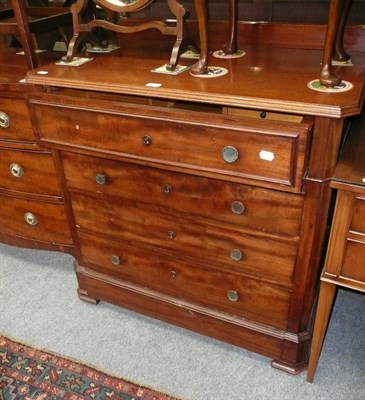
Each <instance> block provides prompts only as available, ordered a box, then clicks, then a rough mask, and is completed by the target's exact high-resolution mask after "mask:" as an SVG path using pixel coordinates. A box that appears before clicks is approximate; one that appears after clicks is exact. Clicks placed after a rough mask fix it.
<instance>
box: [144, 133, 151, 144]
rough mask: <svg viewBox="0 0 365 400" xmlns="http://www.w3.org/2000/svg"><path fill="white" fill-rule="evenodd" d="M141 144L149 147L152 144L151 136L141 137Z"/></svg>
mask: <svg viewBox="0 0 365 400" xmlns="http://www.w3.org/2000/svg"><path fill="white" fill-rule="evenodd" d="M142 143H143V144H144V145H145V146H150V145H151V144H152V138H151V136H147V135H146V136H143V137H142Z"/></svg>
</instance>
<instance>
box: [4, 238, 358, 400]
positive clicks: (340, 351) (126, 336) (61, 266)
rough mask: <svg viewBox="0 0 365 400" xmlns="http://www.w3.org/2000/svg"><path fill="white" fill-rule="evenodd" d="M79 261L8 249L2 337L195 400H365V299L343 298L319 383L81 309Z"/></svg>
mask: <svg viewBox="0 0 365 400" xmlns="http://www.w3.org/2000/svg"><path fill="white" fill-rule="evenodd" d="M72 263H73V259H72V257H71V256H69V255H65V254H60V253H56V252H47V251H35V250H24V249H17V248H14V247H10V246H6V245H1V244H0V312H1V313H0V332H2V333H4V334H6V335H9V336H11V337H14V338H16V339H18V340H20V341H23V342H26V343H29V344H31V345H34V346H36V347H39V348H44V349H48V350H51V351H53V352H57V353H60V354H62V355H64V356H68V357H72V358H75V359H77V360H80V361H82V362H85V363H88V364H92V365H94V366H96V367H97V368H100V369H102V370H106V371H109V372H110V373H112V374H114V375H118V376H122V377H124V378H126V379H130V380H133V381H137V382H139V383H141V384H143V385H146V386H150V387H153V388H155V389H159V390H161V391H165V392H167V393H170V394H173V395H175V396H178V397H180V398H184V399H190V400H246V399H247V400H276V399H280V400H293V399H295V400H296V399H311V400H312V399H313V400H341V399H344V400H345V399H346V400H365V335H364V331H365V311H364V310H365V307H364V306H365V296H364V295H361V294H359V293H355V292H350V291H346V290H342V289H340V290H339V293H338V296H337V300H336V303H335V308H334V312H333V315H332V319H331V322H330V326H329V329H328V333H327V337H326V340H325V344H324V348H323V351H322V355H321V358H320V361H319V365H318V370H317V374H316V376H315V380H314V383H313V384H309V383H307V382H306V381H305V373H301V374H299V375H297V376H291V375H288V374H286V373H284V372H280V371H277V370H275V369H273V368H271V367H270V360H269V359H268V358H266V357H262V356H259V355H257V354H254V353H250V352H248V351H245V350H243V349H239V348H237V347H233V346H229V345H226V344H224V343H220V342H218V341H215V340H212V339H209V338H206V337H204V336H201V335H197V334H195V333H192V332H189V331H187V330H184V329H180V328H176V327H174V326H171V325H167V324H164V323H162V322H159V321H156V320H153V319H150V318H145V317H143V316H141V315H137V314H135V313H132V312H129V311H127V310H123V309H121V308H118V307H115V306H112V305H110V304H106V303H102V302H101V303H100V304H99V305H97V306H94V305H91V304H87V303H85V302H82V301H80V300H79V299H78V298H77V295H76V287H77V284H76V278H75V275H74V272H73V267H72Z"/></svg>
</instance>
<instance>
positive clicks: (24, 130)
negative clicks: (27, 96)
mask: <svg viewBox="0 0 365 400" xmlns="http://www.w3.org/2000/svg"><path fill="white" fill-rule="evenodd" d="M1 140H6V141H24V142H28V141H30V142H34V141H35V138H34V133H33V128H32V124H31V121H30V116H29V112H28V109H27V104H26V102H25V100H23V99H15V98H9V99H8V98H1V99H0V141H1Z"/></svg>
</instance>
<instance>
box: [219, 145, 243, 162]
mask: <svg viewBox="0 0 365 400" xmlns="http://www.w3.org/2000/svg"><path fill="white" fill-rule="evenodd" d="M222 158H223V160H224V161H225V162H227V163H229V164H232V163H234V162H236V161H237V160H238V158H239V152H238V150H237V149H236V148H235V147H233V146H226V147H224V149H223V150H222Z"/></svg>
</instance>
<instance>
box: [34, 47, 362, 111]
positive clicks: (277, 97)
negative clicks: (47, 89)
mask: <svg viewBox="0 0 365 400" xmlns="http://www.w3.org/2000/svg"><path fill="white" fill-rule="evenodd" d="M170 49H171V48H170V46H169V45H168V44H166V43H164V42H157V43H155V42H153V41H149V42H148V43H146V42H143V41H136V42H132V41H131V42H128V41H126V42H124V43H123V44H122V45H121V48H120V49H118V50H116V51H113V52H111V53H109V54H89V53H87V54H86V56H87V57H90V58H92V60H91V61H90V62H87V63H85V64H83V65H80V66H78V67H74V66H69V65H62V66H60V65H57V64H56V63H55V62H52V63H49V64H47V65H44V66H42V67H41V68H38V69H35V70H32V71H30V72H28V74H27V81H28V82H29V83H34V84H41V85H49V86H56V87H65V88H75V89H83V90H92V91H97V92H108V93H120V94H131V95H137V96H143V97H154V98H165V99H173V100H185V101H191V102H200V103H208V104H219V105H223V106H233V107H245V108H252V109H264V110H272V111H280V112H288V113H296V114H301V115H315V116H324V117H333V118H342V117H347V116H350V115H356V114H359V112H360V109H361V107H362V103H363V101H364V85H365V81H364V76H365V54H364V53H357V54H354V55H353V57H354V59H355V60H356V63H355V66H353V67H342V68H341V76H342V78H343V80H345V81H349V82H351V83H352V84H353V88H352V89H351V90H349V91H346V92H342V93H323V92H318V91H315V90H312V89H310V88H308V86H307V84H308V82H310V81H312V80H315V79H316V78H317V76H318V71H319V68H320V61H321V57H322V52H321V51H320V50H308V49H287V48H272V47H269V46H255V45H247V46H244V49H243V50H244V51H245V53H246V54H245V55H244V56H243V57H241V58H236V59H219V58H213V57H211V58H210V61H209V65H210V66H217V67H220V68H225V69H227V70H228V73H226V74H225V75H223V76H220V77H214V78H201V77H194V76H192V75H191V74H190V73H189V71H185V72H183V73H181V74H178V75H166V74H161V73H155V72H152V70H153V69H155V68H157V67H160V66H162V65H164V64H165V63H166V62H167V60H168V57H169V52H170ZM81 56H85V53H83V54H81ZM60 57H61V56H60ZM194 62H195V60H187V59H180V62H179V63H180V64H183V65H192V64H193V63H194Z"/></svg>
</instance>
